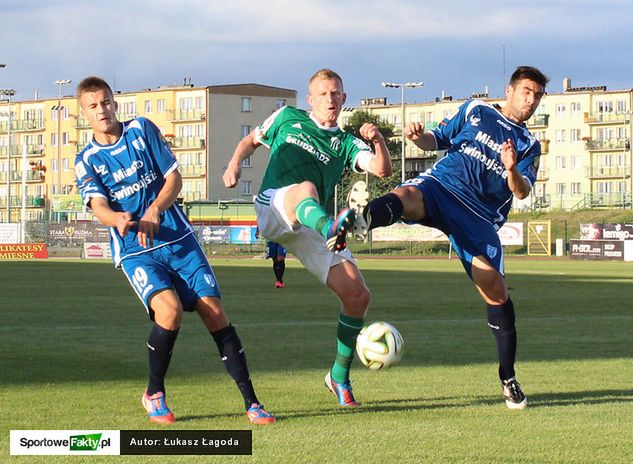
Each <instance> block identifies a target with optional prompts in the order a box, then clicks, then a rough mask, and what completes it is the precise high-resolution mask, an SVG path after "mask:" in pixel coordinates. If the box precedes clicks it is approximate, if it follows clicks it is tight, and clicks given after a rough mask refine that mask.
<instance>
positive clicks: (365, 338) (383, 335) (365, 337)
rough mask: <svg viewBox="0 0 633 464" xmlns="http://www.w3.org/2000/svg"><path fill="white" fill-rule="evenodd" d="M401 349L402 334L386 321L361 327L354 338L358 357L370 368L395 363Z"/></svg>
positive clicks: (380, 367)
mask: <svg viewBox="0 0 633 464" xmlns="http://www.w3.org/2000/svg"><path fill="white" fill-rule="evenodd" d="M403 350H404V341H403V340H402V335H400V332H398V330H397V329H396V328H395V327H394V326H392V325H391V324H389V323H388V322H383V321H379V322H373V323H371V324H369V325H368V326H365V327H363V330H361V331H360V333H359V334H358V338H357V339H356V353H357V354H358V359H359V360H360V362H361V363H363V364H364V365H365V366H367V367H368V368H370V369H372V370H378V369H382V368H383V367H389V366H391V365H392V364H395V363H397V362H398V361H400V358H401V357H402V353H403Z"/></svg>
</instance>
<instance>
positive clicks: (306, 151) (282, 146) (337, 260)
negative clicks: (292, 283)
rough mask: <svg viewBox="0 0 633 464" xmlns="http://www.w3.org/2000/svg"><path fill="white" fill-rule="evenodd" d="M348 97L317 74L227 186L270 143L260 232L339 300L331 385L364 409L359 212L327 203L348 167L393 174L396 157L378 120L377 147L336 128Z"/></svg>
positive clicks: (250, 146)
mask: <svg viewBox="0 0 633 464" xmlns="http://www.w3.org/2000/svg"><path fill="white" fill-rule="evenodd" d="M345 98H346V95H345V92H344V90H343V81H342V79H341V77H340V76H339V75H338V74H337V73H335V72H334V71H332V70H330V69H322V70H320V71H317V72H316V73H315V74H314V75H313V76H312V78H311V79H310V84H309V94H308V103H309V105H310V107H311V111H310V112H306V111H303V110H299V109H296V108H292V107H284V108H281V109H280V110H279V111H277V112H276V113H274V114H273V115H271V116H270V117H269V118H268V119H267V120H266V121H265V122H264V123H263V124H261V125H260V126H259V127H257V128H256V129H255V130H254V131H253V132H252V133H250V134H249V135H248V136H246V137H245V138H244V139H242V141H241V142H240V143H239V144H238V145H237V148H236V149H235V152H234V154H233V157H232V158H231V161H230V162H229V165H228V167H227V169H226V171H225V173H224V176H223V179H224V184H225V185H226V186H227V187H235V186H236V185H237V182H238V180H239V178H240V175H241V169H240V165H241V162H242V160H244V159H245V158H247V157H249V156H250V155H252V154H253V153H254V152H255V150H256V149H257V148H258V147H259V146H261V145H266V146H267V147H269V148H270V160H269V162H268V167H267V169H266V173H265V174H264V179H263V183H262V187H261V190H260V192H259V194H258V196H257V200H256V202H255V210H256V212H257V223H258V225H259V230H260V233H261V234H262V235H263V236H264V237H266V239H268V240H272V241H274V242H277V243H280V244H281V245H283V246H284V247H285V248H287V249H288V251H290V252H291V253H292V254H293V255H295V256H296V257H297V258H298V259H299V260H300V261H301V262H302V263H303V265H304V266H305V267H306V269H308V271H310V272H311V273H312V274H314V275H315V276H317V277H318V278H319V279H320V280H321V282H323V283H324V284H326V285H327V286H328V287H329V288H330V289H331V290H332V291H333V292H334V293H335V294H336V296H337V297H338V298H339V299H340V301H341V305H342V308H341V313H340V314H339V318H338V327H337V340H338V344H337V353H336V359H335V361H334V364H333V366H332V368H331V369H330V371H328V373H327V375H326V376H325V383H326V385H327V387H328V388H329V389H330V390H331V391H332V392H333V393H334V394H336V396H337V398H338V401H339V404H340V405H341V406H358V405H359V404H358V402H356V400H355V399H354V396H353V394H352V389H351V386H350V381H349V370H350V365H351V363H352V359H353V357H354V348H355V344H356V337H357V335H358V333H359V332H360V329H361V328H362V327H363V324H364V318H365V314H366V312H367V307H368V306H369V302H370V299H371V294H370V292H369V289H368V288H367V286H366V285H365V281H364V280H363V277H362V276H361V274H360V272H359V270H358V267H357V266H356V263H355V262H354V258H353V257H352V255H351V253H350V252H349V250H347V249H346V247H345V235H346V233H347V231H348V230H350V228H351V227H352V225H353V223H354V219H355V213H354V211H353V210H350V209H348V208H345V209H343V210H342V211H341V212H340V213H339V215H338V216H337V217H336V219H334V218H332V217H330V216H329V214H328V213H327V211H326V208H325V205H327V204H328V202H329V201H330V200H331V198H332V196H333V194H334V187H335V186H336V183H337V182H338V181H340V179H341V176H342V174H343V172H344V171H345V169H351V170H352V171H354V172H369V173H371V174H373V175H375V176H377V177H387V176H389V175H391V161H390V160H389V151H388V150H387V146H386V145H385V140H384V138H383V136H382V134H381V133H380V131H379V130H378V128H377V127H376V126H375V125H373V124H364V125H363V126H362V127H361V129H360V134H361V136H362V137H363V138H364V139H366V140H368V141H370V142H371V143H372V144H373V152H372V150H371V149H370V147H369V145H367V144H366V143H365V142H364V141H363V140H361V139H358V138H356V137H354V136H353V135H351V134H348V133H346V132H344V131H343V130H341V129H340V128H339V127H338V125H337V118H338V116H339V114H340V112H341V109H342V108H343V104H344V103H345Z"/></svg>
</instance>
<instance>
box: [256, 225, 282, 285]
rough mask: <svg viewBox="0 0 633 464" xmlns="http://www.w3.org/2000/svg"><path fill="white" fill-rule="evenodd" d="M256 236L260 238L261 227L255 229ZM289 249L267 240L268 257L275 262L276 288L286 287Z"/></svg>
mask: <svg viewBox="0 0 633 464" xmlns="http://www.w3.org/2000/svg"><path fill="white" fill-rule="evenodd" d="M255 238H259V227H258V228H257V229H256V230H255ZM287 254H288V251H287V250H286V249H285V248H284V247H283V246H282V245H280V244H279V243H277V242H271V241H270V240H267V241H266V259H270V260H272V262H273V272H274V273H275V278H276V279H277V281H276V282H275V288H285V287H286V286H285V285H284V273H285V272H286V255H287Z"/></svg>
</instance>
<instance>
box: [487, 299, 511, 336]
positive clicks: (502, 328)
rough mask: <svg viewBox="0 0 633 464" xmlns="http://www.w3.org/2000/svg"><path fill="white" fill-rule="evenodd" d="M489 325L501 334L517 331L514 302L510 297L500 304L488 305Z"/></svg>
mask: <svg viewBox="0 0 633 464" xmlns="http://www.w3.org/2000/svg"><path fill="white" fill-rule="evenodd" d="M487 309H488V326H489V327H490V328H491V329H492V331H493V332H495V333H498V334H500V335H505V334H511V333H513V332H515V331H516V328H515V320H516V318H515V314H514V304H513V303H512V300H511V299H510V298H509V297H508V299H507V301H506V302H505V303H503V304H500V305H491V304H489V305H488V308H487Z"/></svg>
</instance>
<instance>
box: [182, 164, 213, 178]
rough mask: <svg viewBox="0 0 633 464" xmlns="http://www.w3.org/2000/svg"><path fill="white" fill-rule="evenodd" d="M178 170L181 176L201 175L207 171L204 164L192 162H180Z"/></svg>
mask: <svg viewBox="0 0 633 464" xmlns="http://www.w3.org/2000/svg"><path fill="white" fill-rule="evenodd" d="M178 171H179V172H180V174H181V175H182V176H183V177H203V176H205V175H206V173H207V170H206V166H199V165H193V164H184V165H183V164H181V165H180V166H179V167H178Z"/></svg>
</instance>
